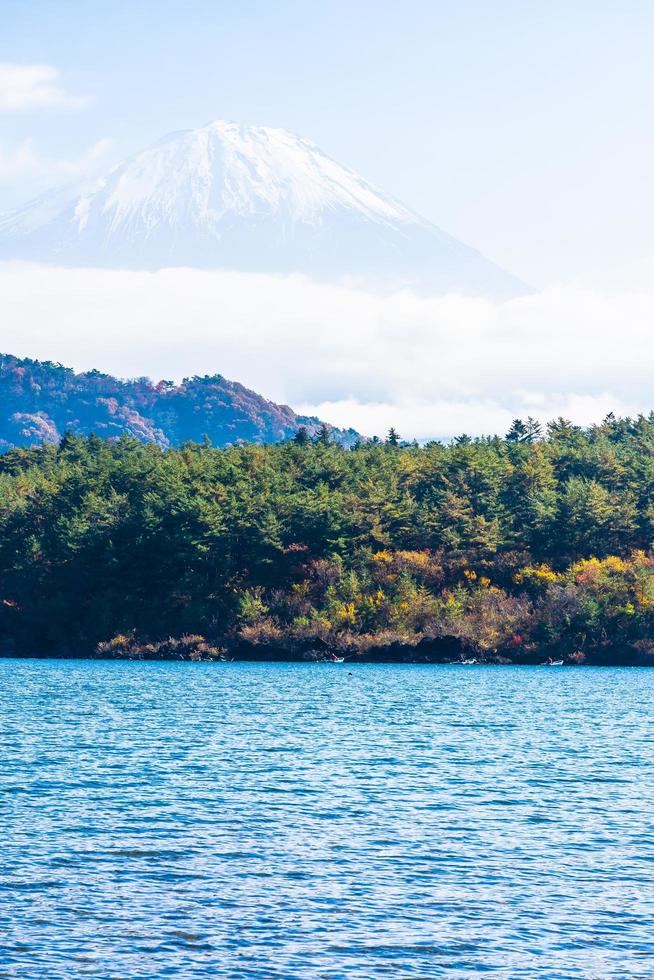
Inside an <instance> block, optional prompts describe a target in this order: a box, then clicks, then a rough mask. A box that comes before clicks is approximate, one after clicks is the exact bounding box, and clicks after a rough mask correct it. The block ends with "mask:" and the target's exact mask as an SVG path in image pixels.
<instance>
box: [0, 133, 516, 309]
mask: <svg viewBox="0 0 654 980" xmlns="http://www.w3.org/2000/svg"><path fill="white" fill-rule="evenodd" d="M0 256H2V257H12V258H16V257H19V258H31V259H39V260H48V261H58V262H63V263H65V264H74V263H79V264H83V265H97V266H103V265H104V266H115V265H120V266H123V267H135V268H157V267H161V266H163V265H189V266H198V267H205V268H206V267H228V268H236V269H242V270H245V271H250V270H252V271H269V272H295V271H299V272H305V273H307V274H309V275H312V276H316V277H318V278H323V279H324V278H334V277H338V276H349V277H353V278H355V279H357V278H358V279H365V280H369V279H374V280H376V281H379V282H388V281H389V277H390V278H391V279H392V280H393V281H397V282H398V283H406V284H412V285H427V286H429V287H431V288H435V289H439V290H442V289H461V290H463V291H466V292H475V293H482V292H489V291H490V292H497V291H498V290H499V291H503V292H504V293H507V292H508V293H512V292H513V293H514V292H516V291H520V284H518V283H517V281H515V280H513V279H512V278H511V277H510V276H508V275H507V274H506V273H504V272H502V270H500V269H498V268H497V267H495V266H493V265H492V263H490V262H488V260H486V259H484V258H483V257H482V256H481V255H479V253H477V252H475V251H474V250H473V249H469V248H467V247H466V246H465V245H462V244H461V243H460V242H457V241H456V240H455V239H453V238H451V237H450V236H449V235H447V234H445V233H444V232H442V231H440V229H438V228H437V227H436V226H434V225H432V224H430V223H429V222H428V221H426V220H424V219H423V218H421V217H419V216H418V215H417V214H415V213H413V212H412V211H410V210H408V209H407V208H405V207H404V206H403V205H401V204H399V203H398V202H397V201H395V200H394V199H393V198H391V197H389V196H387V195H386V194H384V193H382V192H381V191H380V190H378V189H376V188H374V187H373V186H372V185H370V184H368V183H367V182H366V181H365V180H364V179H363V178H362V177H360V176H359V175H358V174H356V173H355V172H354V171H352V170H349V169H347V168H346V167H343V166H341V165H340V164H338V163H336V161H334V160H332V159H331V158H330V157H328V156H327V155H326V154H324V153H323V152H322V151H321V150H320V149H319V148H318V147H317V146H316V145H315V144H314V143H312V142H310V141H309V140H306V139H303V138H301V137H298V136H294V135H292V134H290V133H288V132H286V131H285V130H283V129H272V128H269V127H266V126H242V125H239V124H238V123H234V122H226V121H224V120H216V121H214V122H211V123H209V124H207V125H206V126H202V127H201V128H200V129H195V130H183V131H181V132H175V133H171V134H169V135H168V136H166V137H164V138H163V139H161V140H160V141H159V142H157V143H155V144H154V145H153V146H150V147H148V148H147V149H145V150H142V151H141V152H139V153H136V154H135V155H134V156H133V157H131V158H130V159H128V160H127V161H125V162H124V163H121V164H119V165H118V166H116V167H114V168H113V170H111V171H110V172H109V173H107V174H105V175H104V176H103V177H102V178H100V179H99V180H96V181H92V182H86V184H85V185H84V186H82V187H77V188H73V189H68V190H66V189H63V190H58V191H56V192H54V193H53V194H50V195H44V196H43V197H42V198H40V199H39V200H37V201H35V202H31V203H30V204H28V205H27V206H26V207H24V208H22V209H21V210H19V211H15V212H13V213H11V214H9V215H6V216H5V217H4V218H3V217H0Z"/></svg>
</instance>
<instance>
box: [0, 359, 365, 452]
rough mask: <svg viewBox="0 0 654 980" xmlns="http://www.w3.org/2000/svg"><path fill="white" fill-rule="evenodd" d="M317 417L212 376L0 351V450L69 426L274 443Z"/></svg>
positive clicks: (345, 434) (168, 440) (338, 436)
mask: <svg viewBox="0 0 654 980" xmlns="http://www.w3.org/2000/svg"><path fill="white" fill-rule="evenodd" d="M301 426H305V427H306V429H307V431H308V432H309V434H310V435H313V434H315V433H316V432H317V431H318V429H319V427H320V422H319V420H318V419H315V418H307V417H304V416H300V415H296V414H295V412H293V411H292V409H290V408H289V407H288V406H287V405H276V404H275V403H274V402H270V401H267V399H265V398H262V396H261V395H257V394H256V392H254V391H250V390H249V389H248V388H244V387H243V385H240V384H237V383H236V382H233V381H227V380H226V379H225V378H223V377H221V376H220V375H213V376H212V377H202V378H201V377H195V378H188V379H185V380H184V381H183V382H182V383H181V384H179V385H174V384H172V382H169V381H160V382H159V383H158V384H153V383H152V382H151V381H149V380H148V379H147V378H138V379H136V380H132V381H121V380H120V379H118V378H113V377H111V376H110V375H108V374H101V373H100V372H99V371H87V372H84V373H83V374H75V372H74V371H73V370H72V369H71V368H66V367H63V366H62V365H61V364H53V363H52V362H50V361H32V360H29V359H27V358H25V359H20V358H17V357H12V356H11V355H9V354H2V355H0V451H5V450H7V449H9V448H11V447H12V446H29V445H33V444H35V443H39V442H57V441H59V439H60V438H61V437H62V435H63V434H64V433H65V432H66V431H67V430H70V431H72V432H74V433H76V434H88V433H91V432H95V433H96V434H97V435H100V436H105V437H116V438H117V437H119V436H123V435H128V436H133V437H135V438H137V439H140V440H141V441H142V442H154V443H156V444H157V445H159V446H162V447H164V448H165V447H168V446H175V445H179V444H180V443H182V442H186V441H187V440H194V441H198V442H199V441H201V440H202V439H203V438H204V436H205V435H206V436H208V437H209V439H210V440H211V441H212V443H213V444H214V445H216V446H225V445H227V444H229V443H234V442H237V441H241V440H243V441H248V442H278V441H280V440H282V439H288V438H290V437H292V436H293V435H294V434H295V433H296V432H297V430H298V429H299V428H300V427H301ZM330 429H331V432H332V437H333V438H334V439H335V440H336V441H338V442H341V443H343V444H344V445H351V444H352V443H353V442H355V441H356V439H357V434H356V432H354V430H352V429H349V430H347V431H343V430H340V429H333V428H332V427H331V426H330Z"/></svg>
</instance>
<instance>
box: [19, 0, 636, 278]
mask: <svg viewBox="0 0 654 980" xmlns="http://www.w3.org/2000/svg"><path fill="white" fill-rule="evenodd" d="M652 50H654V6H653V5H652V4H651V3H649V2H633V0H631V2H630V0H626V2H622V3H620V4H617V3H615V2H602V0H595V2H586V0H573V2H570V0H568V2H567V3H563V2H559V0H549V2H541V0H531V2H529V3H525V2H512V0H485V2H481V0H457V2H453V0H452V2H438V0H431V2H421V0H405V2H403V3H401V4H400V3H398V2H392V3H391V2H387V0H374V2H370V0H357V2H356V3H352V2H349V3H345V2H341V0H332V2H329V3H327V2H323V3H317V2H311V0H303V2H289V0H278V2H276V3H272V2H265V3H264V2H261V0H239V2H219V0H213V2H207V0H190V2H184V3H183V2H179V0H178V2H173V0H156V2H155V0H131V2H126V0H112V2H111V3H80V2H77V0H75V2H73V0H58V2H57V0H2V4H1V6H0V62H2V63H5V64H10V65H23V66H25V65H48V66H52V68H53V69H55V70H57V71H58V72H59V76H58V78H57V79H56V85H58V86H59V87H60V88H61V89H63V90H65V92H66V93H68V94H69V99H68V102H69V104H65V101H66V100H65V99H63V98H62V99H60V100H59V103H58V104H57V100H56V99H55V100H52V103H51V104H50V105H47V106H46V105H44V106H41V107H38V108H37V107H34V108H23V109H21V110H19V109H13V110H10V111H4V112H1V111H0V207H2V208H9V207H12V206H15V205H18V204H19V203H22V201H23V199H24V198H25V197H27V196H29V195H31V194H33V193H35V192H37V191H39V190H41V189H44V188H45V187H46V186H49V185H50V184H52V183H57V182H61V181H62V180H63V179H64V178H65V177H66V176H67V175H68V174H69V173H72V172H73V171H74V170H75V168H76V167H86V166H91V165H93V166H95V165H96V164H97V163H98V161H99V160H100V158H101V157H102V156H104V157H105V158H106V160H107V161H108V162H110V161H113V160H114V159H118V158H120V157H122V156H124V155H127V154H128V153H131V152H132V151H134V150H137V149H139V148H141V147H142V146H143V145H144V144H147V143H149V142H152V141H154V140H155V139H158V138H159V137H160V136H161V135H162V134H164V133H165V132H168V131H171V130H174V129H180V128H188V127H194V126H198V125H201V124H203V123H205V122H207V121H208V120H210V119H212V118H217V117H223V118H231V119H236V120H238V121H242V122H246V123H260V124H267V125H273V126H282V127H285V128H287V129H290V130H292V131H294V132H298V133H301V134H302V135H306V136H308V137H310V138H312V139H314V140H315V142H317V143H318V144H319V145H320V146H321V147H322V148H323V149H324V150H325V151H327V152H328V153H330V154H331V155H332V156H334V157H335V158H336V159H338V160H339V161H341V162H342V163H344V164H347V165H349V166H352V167H354V168H355V169H357V170H359V171H360V172H361V173H362V174H363V175H364V176H365V177H366V178H367V179H368V180H371V181H373V182H375V183H377V184H379V185H380V186H382V187H383V188H384V189H386V190H387V191H389V192H390V193H392V194H394V195H395V196H396V197H399V198H400V199H402V200H403V201H405V202H406V203H407V204H409V205H410V206H411V207H413V208H415V209H416V210H418V211H420V212H421V213H423V214H424V215H425V216H427V217H428V218H430V219H431V220H433V221H435V222H436V223H437V224H439V225H441V226H442V227H443V228H445V229H447V230H448V231H449V232H451V233H452V234H454V235H456V236H457V237H459V238H461V239H463V240H464V241H466V242H468V243H470V244H472V245H475V246H477V247H478V248H480V249H481V250H482V251H483V252H485V253H486V254H487V255H489V256H490V257H491V258H493V259H494V260H496V261H498V262H499V263H500V264H502V265H504V266H505V267H507V268H509V269H510V270H512V271H513V272H515V273H516V274H517V275H519V276H521V277H522V278H524V279H525V280H527V281H529V282H532V283H534V284H535V285H538V286H548V285H552V284H553V283H557V282H581V283H587V284H604V283H606V282H608V281H615V282H616V283H622V282H623V281H626V282H631V281H632V280H634V281H638V282H639V283H641V282H642V279H643V277H644V278H647V277H650V276H651V270H652V266H651V257H652V255H653V254H654V244H653V237H654V235H653V232H652V229H653V228H654V195H653V194H652V193H651V183H652V176H651V175H652V173H653V172H654V136H653V135H652V125H651V116H652V109H651V107H652V104H653V102H654V59H652V56H651V52H652ZM71 103H72V104H71ZM110 141H111V142H110ZM21 153H22V156H21ZM96 156H97V158H98V159H97V160H96V159H95V157H96ZM23 161H24V165H23Z"/></svg>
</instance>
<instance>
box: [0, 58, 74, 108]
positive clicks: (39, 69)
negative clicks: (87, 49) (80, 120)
mask: <svg viewBox="0 0 654 980" xmlns="http://www.w3.org/2000/svg"><path fill="white" fill-rule="evenodd" d="M59 75H60V72H59V70H58V69H57V68H54V67H53V66H52V65H14V64H6V63H5V64H0V111H2V110H5V111H8V112H12V111H14V112H15V111H20V110H25V109H47V108H59V109H81V108H83V107H84V106H86V105H88V103H89V100H88V99H87V98H82V97H80V96H77V95H71V94H70V93H69V92H66V90H65V89H64V88H62V87H61V85H59V84H58V81H59Z"/></svg>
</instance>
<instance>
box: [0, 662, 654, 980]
mask: <svg viewBox="0 0 654 980" xmlns="http://www.w3.org/2000/svg"><path fill="white" fill-rule="evenodd" d="M350 670H351V674H350V673H349V671H350ZM653 692H654V671H652V672H648V671H647V670H636V669H622V670H618V669H616V670H609V669H606V670H600V669H591V668H582V669H573V668H570V669H568V668H565V669H563V670H557V671H547V670H545V669H543V668H506V667H501V668H494V667H484V666H468V667H456V666H452V667H417V666H399V667H398V666H358V667H351V668H349V667H348V665H339V666H336V665H316V664H306V665H292V664H281V665H278V664H223V665H212V664H116V663H111V664H109V663H91V662H63V661H41V662H39V661H23V662H21V661H15V660H14V661H8V660H5V661H0V721H1V751H2V759H3V763H2V773H1V785H0V788H1V790H2V824H3V828H4V829H3V840H2V849H1V856H0V861H1V868H0V870H1V872H2V878H1V882H0V884H1V888H2V894H1V901H0V946H1V947H2V949H1V952H0V977H20V978H21V980H22V978H32V977H34V978H39V980H41V978H48V980H56V978H60V977H61V978H69V977H71V976H80V977H84V976H89V977H107V978H108V977H115V978H131V977H157V978H158V977H168V976H171V977H172V976H179V977H185V978H186V977H205V976H215V977H220V976H223V977H234V978H237V977H238V978H241V977H244V978H247V977H261V978H284V980H289V978H294V977H302V978H304V977H307V978H322V977H325V978H334V980H335V978H340V977H356V978H371V980H372V978H378V977H395V978H414V977H415V978H432V977H441V976H443V977H455V978H456V977H461V978H464V977H465V978H470V977H476V976H478V975H481V974H484V973H487V974H489V975H490V976H494V977H502V978H511V980H513V978H521V977H525V978H527V977H528V978H530V980H531V978H534V977H538V978H557V980H558V978H567V977H588V978H591V977H601V978H605V977H621V978H624V977H643V978H644V977H648V978H651V977H652V976H653V975H654V965H653V964H654V958H653V957H654V937H653V933H652V921H653V920H654V884H653V874H654V833H653V831H652V824H651V819H652V813H653V812H654V807H653V805H652V804H653V796H654V780H653V778H652V777H653V762H652V760H653V755H652V748H653V744H652V743H653V734H652V719H653V718H654V693H653Z"/></svg>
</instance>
